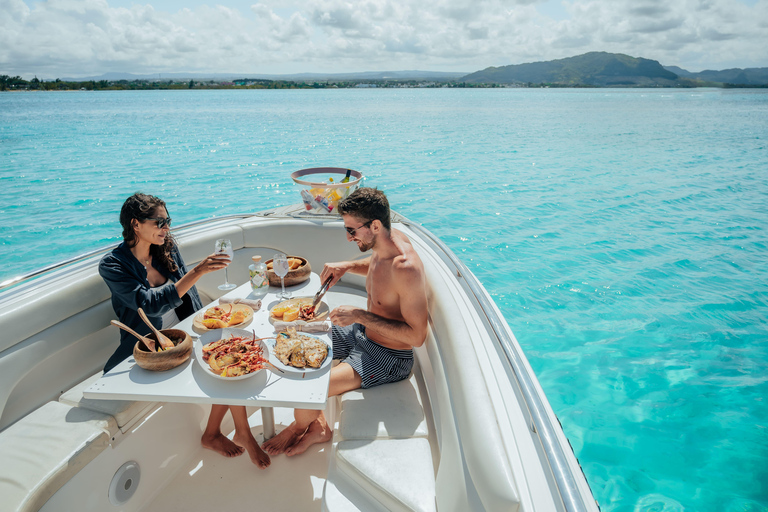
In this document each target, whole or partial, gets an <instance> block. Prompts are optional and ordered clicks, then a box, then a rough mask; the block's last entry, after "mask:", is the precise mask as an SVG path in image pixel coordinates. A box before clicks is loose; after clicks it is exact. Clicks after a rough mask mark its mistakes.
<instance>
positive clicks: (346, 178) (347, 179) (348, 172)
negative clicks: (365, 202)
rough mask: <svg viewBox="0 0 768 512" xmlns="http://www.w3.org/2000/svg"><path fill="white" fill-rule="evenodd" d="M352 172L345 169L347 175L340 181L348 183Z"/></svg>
mask: <svg viewBox="0 0 768 512" xmlns="http://www.w3.org/2000/svg"><path fill="white" fill-rule="evenodd" d="M351 174H352V169H347V175H346V176H344V179H343V180H341V182H342V183H349V176H350V175H351Z"/></svg>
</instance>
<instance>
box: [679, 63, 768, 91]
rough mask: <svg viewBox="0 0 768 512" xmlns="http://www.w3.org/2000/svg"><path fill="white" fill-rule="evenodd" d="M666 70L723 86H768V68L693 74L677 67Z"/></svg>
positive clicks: (708, 71)
mask: <svg viewBox="0 0 768 512" xmlns="http://www.w3.org/2000/svg"><path fill="white" fill-rule="evenodd" d="M665 69H667V70H669V71H672V72H673V73H675V74H677V75H678V76H680V77H685V78H691V79H694V80H704V81H707V82H718V83H722V84H733V85H760V86H765V85H766V84H768V68H746V69H740V68H734V69H723V70H721V71H713V70H711V69H707V70H704V71H699V72H698V73H692V72H690V71H687V70H685V69H682V68H679V67H677V66H665Z"/></svg>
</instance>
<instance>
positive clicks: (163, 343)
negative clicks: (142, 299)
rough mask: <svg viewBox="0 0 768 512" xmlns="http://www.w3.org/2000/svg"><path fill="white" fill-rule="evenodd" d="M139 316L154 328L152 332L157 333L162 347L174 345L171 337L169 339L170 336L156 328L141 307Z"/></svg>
mask: <svg viewBox="0 0 768 512" xmlns="http://www.w3.org/2000/svg"><path fill="white" fill-rule="evenodd" d="M139 316H140V317H141V319H142V320H144V323H145V324H147V325H148V326H149V328H150V329H152V332H153V333H155V336H156V337H157V342H158V343H160V346H161V347H163V348H173V347H174V344H173V342H172V341H171V340H170V339H168V336H166V335H165V334H163V333H161V332H160V331H158V330H157V328H155V326H154V325H152V322H150V321H149V318H147V314H146V313H145V312H144V310H143V309H141V308H139Z"/></svg>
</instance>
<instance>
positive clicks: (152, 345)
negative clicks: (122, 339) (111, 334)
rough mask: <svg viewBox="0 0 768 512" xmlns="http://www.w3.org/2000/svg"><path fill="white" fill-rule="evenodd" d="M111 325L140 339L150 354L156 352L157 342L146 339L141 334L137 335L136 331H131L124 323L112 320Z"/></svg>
mask: <svg viewBox="0 0 768 512" xmlns="http://www.w3.org/2000/svg"><path fill="white" fill-rule="evenodd" d="M111 324H112V325H114V326H115V327H119V328H121V329H122V330H124V331H127V332H129V333H131V334H133V335H134V336H136V337H137V338H139V341H141V342H142V343H143V344H144V346H146V347H147V349H149V351H150V352H154V351H155V340H151V339H149V338H146V337H144V336H142V335H141V334H139V333H137V332H136V331H134V330H133V329H131V328H130V327H128V326H127V325H125V324H124V323H123V322H118V321H117V320H112V322H111Z"/></svg>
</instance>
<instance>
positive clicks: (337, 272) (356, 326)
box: [262, 188, 428, 456]
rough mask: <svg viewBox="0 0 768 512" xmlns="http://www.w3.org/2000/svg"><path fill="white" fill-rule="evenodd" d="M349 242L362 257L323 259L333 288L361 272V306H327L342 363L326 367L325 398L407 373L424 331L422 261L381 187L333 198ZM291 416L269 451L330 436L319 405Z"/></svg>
mask: <svg viewBox="0 0 768 512" xmlns="http://www.w3.org/2000/svg"><path fill="white" fill-rule="evenodd" d="M338 210H339V213H341V217H342V219H343V220H344V229H346V230H347V240H350V241H352V242H355V243H356V244H357V246H358V247H359V248H360V251H361V252H366V251H368V250H370V251H371V255H370V256H369V257H367V258H365V259H362V260H355V261H344V262H339V263H328V264H326V265H325V267H323V272H322V273H321V275H320V281H321V282H325V280H326V279H327V278H328V277H332V280H331V286H333V285H334V284H336V283H337V282H338V281H339V279H341V276H343V275H344V274H345V273H347V272H352V273H353V274H361V275H364V276H366V280H365V289H366V291H367V294H368V307H367V309H361V308H356V307H353V306H339V307H338V308H335V309H334V310H333V311H331V314H330V319H331V321H332V323H333V327H332V329H331V339H332V340H333V354H334V357H336V358H337V359H341V360H342V362H341V363H340V364H338V365H337V366H335V367H334V368H332V369H331V378H330V387H329V390H328V395H329V396H335V395H340V394H342V393H345V392H347V391H351V390H353V389H358V388H361V387H362V388H363V389H365V388H370V387H373V386H378V385H380V384H385V383H388V382H396V381H398V380H402V379H405V378H407V377H408V375H409V374H410V372H411V368H412V367H413V350H412V349H413V347H420V346H421V345H423V344H424V340H425V339H426V336H427V322H428V320H427V292H426V285H425V278H424V265H423V264H422V262H421V259H419V256H418V255H417V254H416V251H414V249H413V246H412V245H411V243H410V241H409V240H408V237H406V236H405V235H404V234H403V233H402V232H400V231H398V230H396V229H392V228H391V225H390V216H389V202H388V201H387V198H386V196H385V195H384V193H383V192H381V191H379V190H376V189H372V188H360V189H358V190H356V191H355V192H353V193H352V194H350V196H349V197H347V198H346V199H344V200H343V201H341V202H340V203H339V206H338ZM294 416H295V421H294V422H293V423H291V425H290V426H289V427H288V428H286V429H285V430H283V431H282V432H280V433H279V434H278V435H276V436H275V437H273V438H272V439H270V440H268V441H266V442H265V443H264V444H263V445H262V446H263V447H264V450H265V451H266V452H267V453H269V454H270V455H277V454H279V453H283V452H285V454H286V455H289V456H290V455H297V454H300V453H303V452H304V451H306V449H307V448H308V447H310V446H312V445H313V444H316V443H323V442H326V441H329V440H330V439H331V437H332V432H331V429H330V427H329V426H328V423H327V421H326V419H325V415H324V414H323V412H322V411H314V410H304V409H296V411H295V412H294Z"/></svg>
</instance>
